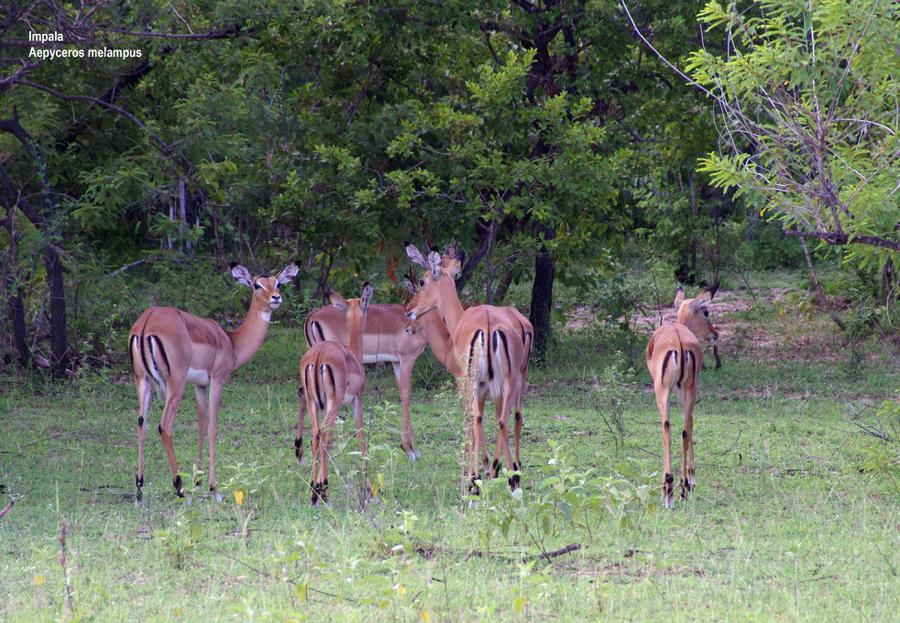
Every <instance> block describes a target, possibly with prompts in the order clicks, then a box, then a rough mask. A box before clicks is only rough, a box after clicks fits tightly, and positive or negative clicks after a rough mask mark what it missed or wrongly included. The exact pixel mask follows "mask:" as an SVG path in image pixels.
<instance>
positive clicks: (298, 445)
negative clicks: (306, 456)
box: [294, 385, 306, 465]
mask: <svg viewBox="0 0 900 623" xmlns="http://www.w3.org/2000/svg"><path fill="white" fill-rule="evenodd" d="M305 415H306V397H305V396H304V394H303V385H301V386H300V387H298V388H297V435H296V436H295V437H294V455H295V456H296V457H297V460H298V461H299V462H300V465H303V419H304V416H305Z"/></svg>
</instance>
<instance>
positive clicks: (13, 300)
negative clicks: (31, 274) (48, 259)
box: [5, 201, 31, 370]
mask: <svg viewBox="0 0 900 623" xmlns="http://www.w3.org/2000/svg"><path fill="white" fill-rule="evenodd" d="M5 225H6V230H7V231H8V232H9V250H8V252H7V258H6V260H7V261H6V276H5V281H6V293H7V301H8V304H9V319H10V322H11V323H12V332H13V343H14V344H15V346H16V350H17V351H18V352H19V365H20V366H21V367H22V369H23V370H26V369H27V368H28V364H29V361H30V360H31V351H30V350H29V349H28V337H27V334H26V332H25V303H24V302H23V300H22V290H21V289H20V288H19V287H18V284H17V283H16V275H15V272H16V271H15V267H16V266H17V265H18V257H19V249H18V246H19V245H18V233H17V232H16V221H15V210H14V209H13V204H12V202H11V201H7V206H6V222H5Z"/></svg>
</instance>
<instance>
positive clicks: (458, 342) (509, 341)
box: [406, 245, 533, 493]
mask: <svg viewBox="0 0 900 623" xmlns="http://www.w3.org/2000/svg"><path fill="white" fill-rule="evenodd" d="M406 252H407V255H408V256H409V258H410V259H411V260H412V261H413V262H415V263H417V264H420V265H422V266H425V267H426V268H428V273H427V274H426V275H425V276H424V277H423V278H422V280H421V281H420V283H419V291H418V292H417V293H416V295H415V297H413V300H412V301H411V302H410V303H409V305H408V306H407V310H408V311H407V317H408V318H409V319H410V320H411V321H417V320H420V319H422V318H423V317H426V316H427V315H428V314H434V313H437V314H438V315H439V316H440V318H441V322H442V324H443V325H444V326H445V327H446V332H445V333H444V335H445V336H446V337H444V338H442V339H441V338H440V336H439V335H434V334H431V335H427V337H428V341H429V345H430V346H431V349H432V351H433V352H434V355H435V357H437V359H438V360H440V361H441V363H443V364H444V366H445V367H446V368H447V369H448V370H449V371H450V373H451V374H453V376H455V377H456V379H457V384H458V386H459V387H460V389H461V391H462V392H463V403H464V406H465V409H466V411H467V412H469V410H470V409H471V413H472V414H473V417H472V418H471V422H468V423H467V427H468V431H467V432H468V442H467V444H466V459H467V477H468V478H469V480H470V482H471V484H470V486H469V490H470V491H471V492H473V493H477V492H478V489H477V486H476V485H475V481H476V480H478V479H480V478H481V474H480V473H479V465H478V463H479V458H480V459H481V462H482V463H483V467H484V468H485V471H486V473H487V474H488V475H492V476H494V477H496V476H498V475H499V473H500V457H501V455H502V456H503V459H504V462H505V465H506V468H507V469H508V470H510V471H512V472H518V471H519V470H520V469H521V459H520V457H519V448H520V435H521V431H522V422H523V420H522V414H521V402H522V397H523V395H524V390H525V387H526V385H525V384H526V377H527V372H528V355H529V350H530V347H531V341H532V335H533V329H532V327H531V323H529V322H528V320H527V319H525V318H524V316H522V315H521V314H519V313H518V312H514V311H513V310H512V308H509V307H496V306H493V305H477V306H475V307H470V308H469V309H466V310H464V309H463V307H462V304H461V303H460V301H459V297H458V296H457V294H456V284H455V283H454V281H453V276H452V272H454V270H455V269H458V263H457V265H456V266H455V267H450V268H448V267H446V266H442V262H441V256H440V255H439V254H438V253H437V252H436V251H432V252H431V253H430V254H429V256H428V259H427V260H426V259H425V258H424V257H423V256H422V254H421V252H420V251H419V250H418V249H417V248H416V247H414V246H412V245H408V246H407V247H406ZM488 397H490V398H491V399H493V401H494V405H495V410H496V413H495V416H496V420H497V426H498V434H497V444H496V449H495V452H494V462H493V465H492V469H491V471H488V470H487V465H486V463H487V451H486V448H484V445H485V444H484V426H483V418H484V403H485V402H486V400H487V398H488ZM513 407H515V409H516V413H515V417H516V427H515V435H516V441H515V446H516V456H515V460H513V457H512V452H511V450H510V446H509V415H510V411H511V409H512V408H513ZM509 486H510V488H511V489H516V488H517V487H518V486H519V475H518V473H515V474H513V475H512V476H511V477H510V478H509Z"/></svg>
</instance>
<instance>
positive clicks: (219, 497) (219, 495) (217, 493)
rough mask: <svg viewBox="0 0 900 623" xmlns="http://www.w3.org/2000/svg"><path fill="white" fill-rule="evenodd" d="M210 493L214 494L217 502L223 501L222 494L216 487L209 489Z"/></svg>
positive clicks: (213, 496) (213, 497)
mask: <svg viewBox="0 0 900 623" xmlns="http://www.w3.org/2000/svg"><path fill="white" fill-rule="evenodd" d="M209 493H210V495H212V499H213V500H215V501H216V504H221V503H222V494H221V493H219V492H218V490H216V489H215V488H214V487H213V488H211V489H210V490H209Z"/></svg>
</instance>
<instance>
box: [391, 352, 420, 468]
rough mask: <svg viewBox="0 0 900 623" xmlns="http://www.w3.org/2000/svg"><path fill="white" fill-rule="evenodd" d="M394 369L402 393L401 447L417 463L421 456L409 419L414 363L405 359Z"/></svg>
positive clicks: (394, 365) (398, 387)
mask: <svg viewBox="0 0 900 623" xmlns="http://www.w3.org/2000/svg"><path fill="white" fill-rule="evenodd" d="M393 367H394V379H395V380H396V381H397V390H398V391H399V392H400V410H401V412H402V414H403V415H402V417H403V420H402V423H401V425H400V447H401V448H402V449H403V451H404V452H406V456H408V457H409V458H410V460H411V461H415V460H416V459H418V458H419V457H420V456H421V454H420V453H419V451H418V450H416V449H415V443H414V439H413V437H414V436H413V429H412V420H411V419H410V417H409V399H410V397H411V395H412V372H413V367H412V362H409V361H407V360H405V359H404V360H401V361H400V363H395V364H393Z"/></svg>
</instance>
